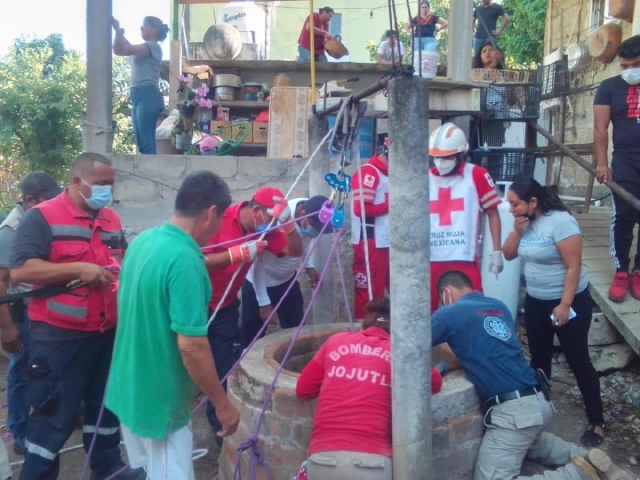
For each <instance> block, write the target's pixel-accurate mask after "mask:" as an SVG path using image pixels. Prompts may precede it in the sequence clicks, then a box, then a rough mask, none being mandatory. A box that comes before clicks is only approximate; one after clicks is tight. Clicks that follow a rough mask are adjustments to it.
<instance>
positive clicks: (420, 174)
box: [388, 0, 457, 480]
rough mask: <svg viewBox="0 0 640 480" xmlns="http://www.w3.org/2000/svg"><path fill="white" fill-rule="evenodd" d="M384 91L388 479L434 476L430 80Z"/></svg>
mask: <svg viewBox="0 0 640 480" xmlns="http://www.w3.org/2000/svg"><path fill="white" fill-rule="evenodd" d="M456 1H457V0H456ZM454 3H455V2H452V4H454ZM388 92H389V140H390V148H389V193H390V199H389V205H390V208H389V216H390V222H391V250H390V258H391V352H392V353H391V358H392V359H393V361H392V362H391V365H392V374H391V376H392V378H393V387H392V390H391V391H392V394H391V395H392V397H391V398H392V412H393V427H392V429H393V478H394V480H414V479H416V478H419V479H421V480H433V479H434V476H433V468H432V465H433V464H432V441H431V429H432V420H431V316H430V312H431V305H430V303H431V294H430V264H429V257H430V255H429V153H428V151H429V81H428V80H427V79H424V78H420V77H417V76H416V77H413V78H406V77H400V78H395V79H393V80H391V81H389V84H388ZM418 215H419V216H418Z"/></svg>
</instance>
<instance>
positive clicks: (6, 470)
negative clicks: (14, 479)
mask: <svg viewBox="0 0 640 480" xmlns="http://www.w3.org/2000/svg"><path fill="white" fill-rule="evenodd" d="M12 475H13V474H12V473H11V466H10V465H9V455H8V454H7V448H6V447H5V446H4V442H3V441H2V440H0V480H6V479H7V478H11V476H12Z"/></svg>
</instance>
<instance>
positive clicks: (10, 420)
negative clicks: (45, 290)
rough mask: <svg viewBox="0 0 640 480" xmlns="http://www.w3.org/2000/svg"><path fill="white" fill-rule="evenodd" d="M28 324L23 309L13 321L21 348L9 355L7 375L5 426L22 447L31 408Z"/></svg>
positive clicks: (16, 442)
mask: <svg viewBox="0 0 640 480" xmlns="http://www.w3.org/2000/svg"><path fill="white" fill-rule="evenodd" d="M29 325H30V320H29V317H28V315H27V310H26V309H25V310H24V316H23V318H22V321H19V322H16V323H15V326H16V328H17V329H18V332H20V338H21V339H22V350H21V351H19V352H18V353H14V354H12V355H11V360H10V361H9V374H8V375H7V408H8V414H7V427H8V428H9V431H10V432H11V434H12V435H13V443H14V445H17V446H19V447H23V448H24V439H25V435H26V433H27V420H28V418H29V411H30V410H31V404H30V403H29V397H28V392H27V387H28V384H29V378H28V375H27V372H28V371H29V353H30V351H31V348H30V346H31V341H30V335H29Z"/></svg>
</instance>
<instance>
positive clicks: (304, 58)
mask: <svg viewBox="0 0 640 480" xmlns="http://www.w3.org/2000/svg"><path fill="white" fill-rule="evenodd" d="M297 61H298V62H303V63H306V62H310V61H311V50H308V49H306V48H304V47H303V46H302V45H298V60H297ZM328 61H329V60H328V59H327V56H326V55H325V54H324V53H323V54H322V55H316V62H328Z"/></svg>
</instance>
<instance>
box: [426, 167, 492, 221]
mask: <svg viewBox="0 0 640 480" xmlns="http://www.w3.org/2000/svg"><path fill="white" fill-rule="evenodd" d="M463 165H464V163H461V164H460V167H459V168H462V166H463ZM472 166H473V170H472V171H471V176H472V178H473V185H474V186H475V188H476V192H477V193H478V199H479V200H480V206H481V207H482V209H483V210H492V209H496V208H498V205H500V202H501V200H500V195H499V194H498V190H496V185H495V183H493V180H492V179H491V175H489V172H487V169H486V168H483V167H480V166H478V165H472ZM430 172H431V173H432V174H433V175H435V176H437V177H439V176H440V173H438V169H437V168H435V167H433V168H431V169H430ZM456 175H462V174H461V173H456Z"/></svg>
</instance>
